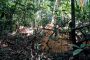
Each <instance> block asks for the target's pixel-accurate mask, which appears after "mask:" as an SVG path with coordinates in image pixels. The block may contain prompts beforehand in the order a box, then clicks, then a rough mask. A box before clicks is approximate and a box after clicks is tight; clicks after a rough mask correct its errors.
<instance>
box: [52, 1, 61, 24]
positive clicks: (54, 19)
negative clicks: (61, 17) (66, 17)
mask: <svg viewBox="0 0 90 60" xmlns="http://www.w3.org/2000/svg"><path fill="white" fill-rule="evenodd" d="M59 3H60V0H55V3H54V9H53V12H52V14H53V16H52V21H51V24H53V23H54V24H56V20H57V19H56V15H55V11H56V9H58V7H59Z"/></svg>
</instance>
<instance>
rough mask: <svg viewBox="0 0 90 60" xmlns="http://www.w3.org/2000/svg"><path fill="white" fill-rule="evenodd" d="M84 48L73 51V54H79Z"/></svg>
mask: <svg viewBox="0 0 90 60" xmlns="http://www.w3.org/2000/svg"><path fill="white" fill-rule="evenodd" d="M81 51H83V49H77V50H75V51H74V52H73V56H75V55H78V54H79V53H80V52H81Z"/></svg>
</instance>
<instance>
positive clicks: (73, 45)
mask: <svg viewBox="0 0 90 60" xmlns="http://www.w3.org/2000/svg"><path fill="white" fill-rule="evenodd" d="M70 45H71V46H72V47H76V48H80V47H79V46H77V45H75V44H70Z"/></svg>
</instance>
